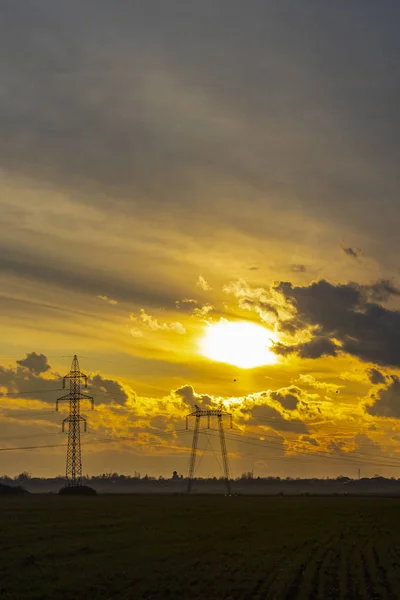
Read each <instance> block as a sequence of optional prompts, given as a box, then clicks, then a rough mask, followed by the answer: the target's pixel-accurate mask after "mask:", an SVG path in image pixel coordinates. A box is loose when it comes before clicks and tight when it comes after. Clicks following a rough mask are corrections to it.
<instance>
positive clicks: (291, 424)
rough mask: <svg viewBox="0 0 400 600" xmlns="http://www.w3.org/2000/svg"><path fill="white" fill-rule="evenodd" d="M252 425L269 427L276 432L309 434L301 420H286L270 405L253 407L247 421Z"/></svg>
mask: <svg viewBox="0 0 400 600" xmlns="http://www.w3.org/2000/svg"><path fill="white" fill-rule="evenodd" d="M246 422H247V423H248V424H250V425H256V424H257V425H261V426H264V427H266V426H268V427H271V429H275V430H276V431H290V432H293V433H308V427H307V425H306V424H305V423H303V421H300V419H285V418H284V417H283V415H282V414H281V413H280V412H279V411H278V410H276V408H274V407H273V406H269V405H268V404H263V405H261V406H260V405H256V406H253V407H252V408H251V410H250V418H249V419H248V420H247V421H246Z"/></svg>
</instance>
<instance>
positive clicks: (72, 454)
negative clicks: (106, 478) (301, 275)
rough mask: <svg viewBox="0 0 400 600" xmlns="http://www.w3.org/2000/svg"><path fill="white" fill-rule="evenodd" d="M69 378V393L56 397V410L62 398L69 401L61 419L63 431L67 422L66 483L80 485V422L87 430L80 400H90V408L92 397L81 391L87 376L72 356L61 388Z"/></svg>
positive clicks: (74, 485) (75, 357)
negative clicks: (65, 414)
mask: <svg viewBox="0 0 400 600" xmlns="http://www.w3.org/2000/svg"><path fill="white" fill-rule="evenodd" d="M67 379H69V394H66V395H65V396H62V397H61V398H58V400H57V402H56V410H58V405H59V403H60V402H62V401H63V400H68V401H69V415H68V417H66V418H65V419H64V420H63V423H62V431H63V433H64V431H65V424H66V423H67V424H68V448H67V468H66V480H67V485H68V486H71V487H76V486H79V485H82V455H81V423H83V428H84V431H85V432H86V431H87V422H86V419H85V418H84V417H82V416H81V400H90V402H91V405H92V410H93V408H94V402H93V398H92V397H91V396H88V395H87V394H83V393H82V392H81V379H83V381H84V384H85V388H87V376H86V375H85V374H84V373H82V371H81V370H80V368H79V362H78V357H77V356H76V354H75V356H74V358H73V361H72V365H71V370H70V372H69V373H68V375H65V377H64V379H63V388H64V389H65V384H66V381H67Z"/></svg>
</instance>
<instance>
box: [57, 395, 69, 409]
mask: <svg viewBox="0 0 400 600" xmlns="http://www.w3.org/2000/svg"><path fill="white" fill-rule="evenodd" d="M69 399H70V398H69V394H66V395H65V396H61V398H57V400H56V411H58V405H59V404H60V402H63V401H64V400H69Z"/></svg>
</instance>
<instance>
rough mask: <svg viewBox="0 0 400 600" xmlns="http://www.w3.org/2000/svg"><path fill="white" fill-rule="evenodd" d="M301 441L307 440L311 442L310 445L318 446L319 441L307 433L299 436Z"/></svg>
mask: <svg viewBox="0 0 400 600" xmlns="http://www.w3.org/2000/svg"><path fill="white" fill-rule="evenodd" d="M301 441H302V442H307V443H308V444H311V445H312V446H319V442H318V441H317V440H316V439H315V438H313V437H311V436H309V435H303V436H302V437H301Z"/></svg>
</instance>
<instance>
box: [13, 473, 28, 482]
mask: <svg viewBox="0 0 400 600" xmlns="http://www.w3.org/2000/svg"><path fill="white" fill-rule="evenodd" d="M30 479H31V474H30V473H28V472H27V471H23V472H22V473H20V474H19V475H17V477H15V481H21V482H26V481H29V480H30Z"/></svg>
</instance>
